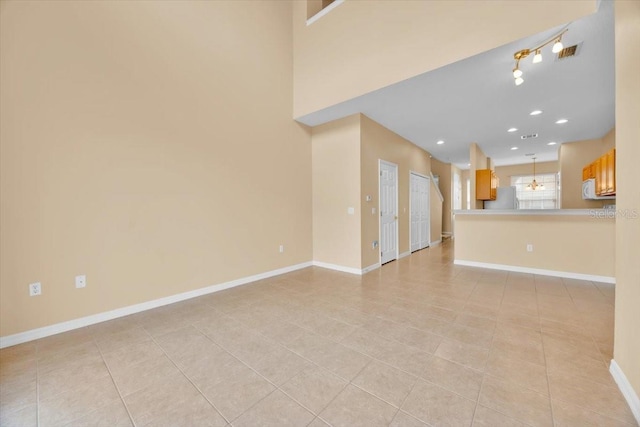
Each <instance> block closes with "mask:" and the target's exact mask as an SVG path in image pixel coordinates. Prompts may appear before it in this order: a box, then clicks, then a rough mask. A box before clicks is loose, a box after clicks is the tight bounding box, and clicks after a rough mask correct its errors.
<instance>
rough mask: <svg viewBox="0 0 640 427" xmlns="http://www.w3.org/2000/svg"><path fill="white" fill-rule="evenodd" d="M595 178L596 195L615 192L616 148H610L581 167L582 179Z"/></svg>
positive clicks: (613, 193) (610, 194)
mask: <svg viewBox="0 0 640 427" xmlns="http://www.w3.org/2000/svg"><path fill="white" fill-rule="evenodd" d="M587 179H595V180H596V195H597V196H613V195H615V194H616V149H615V148H612V149H611V150H609V151H608V152H607V154H604V155H603V156H601V157H600V158H598V159H597V160H595V161H594V162H593V163H591V164H590V165H587V166H585V167H584V168H583V169H582V180H583V181H585V180H587Z"/></svg>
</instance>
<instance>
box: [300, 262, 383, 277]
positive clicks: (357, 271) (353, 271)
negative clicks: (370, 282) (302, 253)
mask: <svg viewBox="0 0 640 427" xmlns="http://www.w3.org/2000/svg"><path fill="white" fill-rule="evenodd" d="M313 265H314V266H316V267H322V268H326V269H329V270H335V271H341V272H343V273H351V274H357V275H359V276H361V275H363V274H365V273H368V272H370V271H373V270H375V269H376V268H380V263H379V262H378V263H375V264H373V265H370V266H369V267H365V268H363V269H359V268H355V267H346V266H344V265H338V264H331V263H328V262H322V261H313Z"/></svg>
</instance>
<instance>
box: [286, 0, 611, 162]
mask: <svg viewBox="0 0 640 427" xmlns="http://www.w3.org/2000/svg"><path fill="white" fill-rule="evenodd" d="M550 13H552V11H550ZM563 28H568V29H569V31H568V32H567V33H566V34H565V35H564V36H563V38H562V42H563V44H564V46H565V47H568V46H572V45H575V44H578V45H579V48H578V51H577V55H576V56H574V57H570V58H566V59H562V60H559V59H557V58H556V55H555V54H553V53H552V52H551V45H549V46H547V47H545V48H544V50H543V51H542V55H543V60H542V62H540V63H538V64H533V63H532V58H533V55H531V56H529V57H528V58H526V59H524V60H523V61H522V62H521V63H520V69H521V70H522V71H523V72H524V76H523V77H524V79H525V81H524V83H523V84H522V85H520V86H515V84H514V79H513V76H512V72H511V70H512V69H513V67H514V60H513V54H514V53H515V52H516V51H518V50H520V49H524V48H531V47H534V46H537V45H539V44H541V43H542V42H544V41H546V40H548V39H549V38H550V37H553V36H554V35H555V34H557V33H558V32H559V31H561V30H562V29H563ZM425 54H428V53H425ZM614 78H615V72H614V29H613V4H612V2H610V1H602V2H600V7H599V10H598V12H597V13H594V14H592V15H589V16H587V17H585V18H583V19H580V20H578V21H575V22H571V23H567V24H566V25H563V26H560V27H557V28H552V29H549V30H548V31H545V32H543V33H540V34H536V35H533V36H531V37H527V38H525V39H521V40H518V41H515V42H513V43H510V44H507V45H504V46H500V47H498V48H496V49H493V50H490V51H488V52H484V53H482V54H479V55H476V56H473V57H470V58H467V59H465V60H462V61H459V62H456V63H453V64H450V65H447V66H445V67H442V68H439V69H437V70H434V71H431V72H428V73H424V74H421V75H419V76H416V77H413V78H411V79H408V80H405V81H402V82H399V83H397V84H394V85H391V86H388V87H385V88H382V89H380V90H377V91H374V92H371V93H368V94H366V95H363V96H360V97H357V98H354V99H351V100H349V101H346V102H343V103H340V104H337V105H335V106H332V107H329V108H326V109H323V110H320V111H317V112H315V113H312V114H308V115H306V116H303V117H301V118H299V119H298V120H299V121H300V122H302V123H305V124H307V125H309V126H316V125H319V124H323V123H326V122H329V121H332V120H336V119H338V118H342V117H345V116H348V115H350V114H354V113H363V114H365V115H367V116H368V117H370V118H371V119H373V120H375V121H376V122H378V123H380V124H382V125H383V126H385V127H387V128H388V129H390V130H392V131H394V132H395V133H397V134H399V135H401V136H403V137H404V138H406V139H408V140H409V141H411V142H412V143H414V144H416V145H418V146H419V147H422V148H423V149H425V150H427V151H428V152H430V153H431V154H432V155H433V156H434V157H435V158H437V159H438V160H441V161H444V162H447V163H449V162H451V163H454V164H456V165H457V166H459V167H461V168H463V169H464V168H467V163H468V162H469V143H471V142H476V143H478V145H479V146H480V147H481V148H482V150H483V151H484V152H485V154H486V155H487V156H489V157H491V158H492V159H493V160H494V162H495V165H496V166H502V165H514V164H522V163H528V162H531V157H532V156H526V154H529V155H531V154H535V156H536V157H537V159H538V160H537V161H539V162H540V161H552V160H557V158H558V147H559V146H560V144H562V143H565V142H572V141H580V140H585V139H592V138H600V137H602V136H603V135H605V134H606V133H607V132H608V131H609V130H610V129H611V128H612V127H613V126H614V123H615V111H614V107H615V84H614ZM533 110H542V114H540V115H537V116H531V115H529V113H530V112H531V111H533ZM559 119H568V122H567V123H565V124H556V121H557V120H559ZM512 127H515V128H517V129H518V130H517V131H516V132H507V129H509V128H512ZM530 134H538V137H537V138H531V139H527V140H522V139H521V138H520V137H521V135H530ZM439 140H442V141H444V144H441V145H438V144H437V141H439ZM549 142H556V143H557V145H548V143H549ZM512 147H518V149H517V150H512V149H511V148H512Z"/></svg>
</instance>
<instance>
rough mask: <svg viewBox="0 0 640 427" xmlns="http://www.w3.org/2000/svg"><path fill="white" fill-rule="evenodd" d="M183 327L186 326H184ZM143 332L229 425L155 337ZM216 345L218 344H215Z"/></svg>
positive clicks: (225, 418) (228, 421)
mask: <svg viewBox="0 0 640 427" xmlns="http://www.w3.org/2000/svg"><path fill="white" fill-rule="evenodd" d="M188 326H193V325H192V324H189V325H188ZM185 327H187V326H185ZM143 329H144V327H143ZM180 329H183V328H179V329H178V330H180ZM196 330H197V331H198V332H200V330H199V329H198V328H196ZM145 332H147V334H149V337H150V338H151V341H152V342H153V343H154V344H155V345H157V346H158V348H159V349H160V351H162V354H164V356H165V357H166V358H167V359H168V360H169V361H170V362H171V364H172V365H173V366H175V367H176V369H177V370H178V372H180V374H182V376H183V377H184V378H185V379H186V380H187V381H189V383H190V384H191V385H192V386H193V387H194V388H195V389H196V390H197V391H198V393H200V395H201V396H202V397H203V398H204V399H205V400H206V401H207V402H208V403H209V405H211V406H212V407H213V409H215V410H216V412H217V413H218V414H220V416H221V417H222V419H223V420H225V421H226V422H227V424H229V425H231V421H230V420H228V419H227V417H225V416H224V414H223V413H222V412H220V410H219V409H218V408H217V407H216V405H214V404H213V402H211V401H210V400H209V398H208V397H207V396H206V395H205V394H204V393H203V392H202V390H200V387H198V386H197V385H196V384H195V383H194V382H193V381H191V378H189V376H188V375H187V374H185V373H184V371H183V370H182V369H181V368H180V367H179V366H178V364H177V363H176V362H175V361H174V360H173V359H172V358H171V357H170V356H169V355H168V354H167V352H166V351H165V349H164V348H163V347H162V346H161V345H160V344H158V342H157V341H156V338H155V337H154V336H153V335H151V334H150V333H149V332H148V331H147V330H146V329H145ZM172 332H175V331H172ZM172 332H169V333H172ZM200 333H202V332H200ZM202 335H203V336H204V337H206V338H209V337H207V336H206V335H205V334H202ZM212 342H213V341H212ZM214 344H215V343H214ZM216 345H218V344H216ZM225 351H226V350H225Z"/></svg>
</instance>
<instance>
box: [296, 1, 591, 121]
mask: <svg viewBox="0 0 640 427" xmlns="http://www.w3.org/2000/svg"><path fill="white" fill-rule="evenodd" d="M595 10H596V2H595V1H594V0H556V1H554V2H553V13H550V10H549V4H548V2H540V1H538V0H520V1H482V2H478V1H473V0H468V1H411V0H383V1H346V2H344V4H342V5H341V6H340V7H337V8H336V9H334V10H332V11H331V12H330V13H328V14H327V15H326V16H324V17H322V18H321V19H319V20H318V21H316V22H315V23H313V24H312V25H309V26H307V25H306V19H307V3H306V2H305V1H296V2H294V17H293V27H294V36H295V38H294V78H295V81H294V85H295V86H294V87H295V91H294V96H295V100H294V105H295V107H294V117H300V116H303V115H305V114H309V113H312V112H315V111H318V110H320V109H322V108H325V107H328V106H331V105H334V104H337V103H339V102H342V101H345V100H348V99H351V98H353V97H356V96H359V95H363V94H365V93H368V92H371V91H373V90H376V89H380V88H382V87H385V86H388V85H390V84H393V83H397V82H399V81H402V80H405V79H407V78H410V77H413V76H416V75H418V74H422V73H425V72H427V71H431V70H435V69H436V68H439V67H442V66H444V65H447V64H451V63H453V62H456V61H459V60H461V59H464V58H467V57H470V56H473V55H476V54H478V53H481V52H484V51H487V50H489V49H493V48H495V47H497V46H501V45H503V44H506V43H509V42H512V41H514V40H517V39H520V38H523V37H526V36H530V35H532V34H536V33H538V32H540V31H544V30H547V29H549V28H552V27H555V26H557V25H561V24H564V23H566V22H571V21H573V20H576V19H578V18H580V17H582V16H585V15H587V14H589V13H593V12H595ZM521 17H526V19H521ZM345 63H348V66H345ZM399 64H401V66H399Z"/></svg>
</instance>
